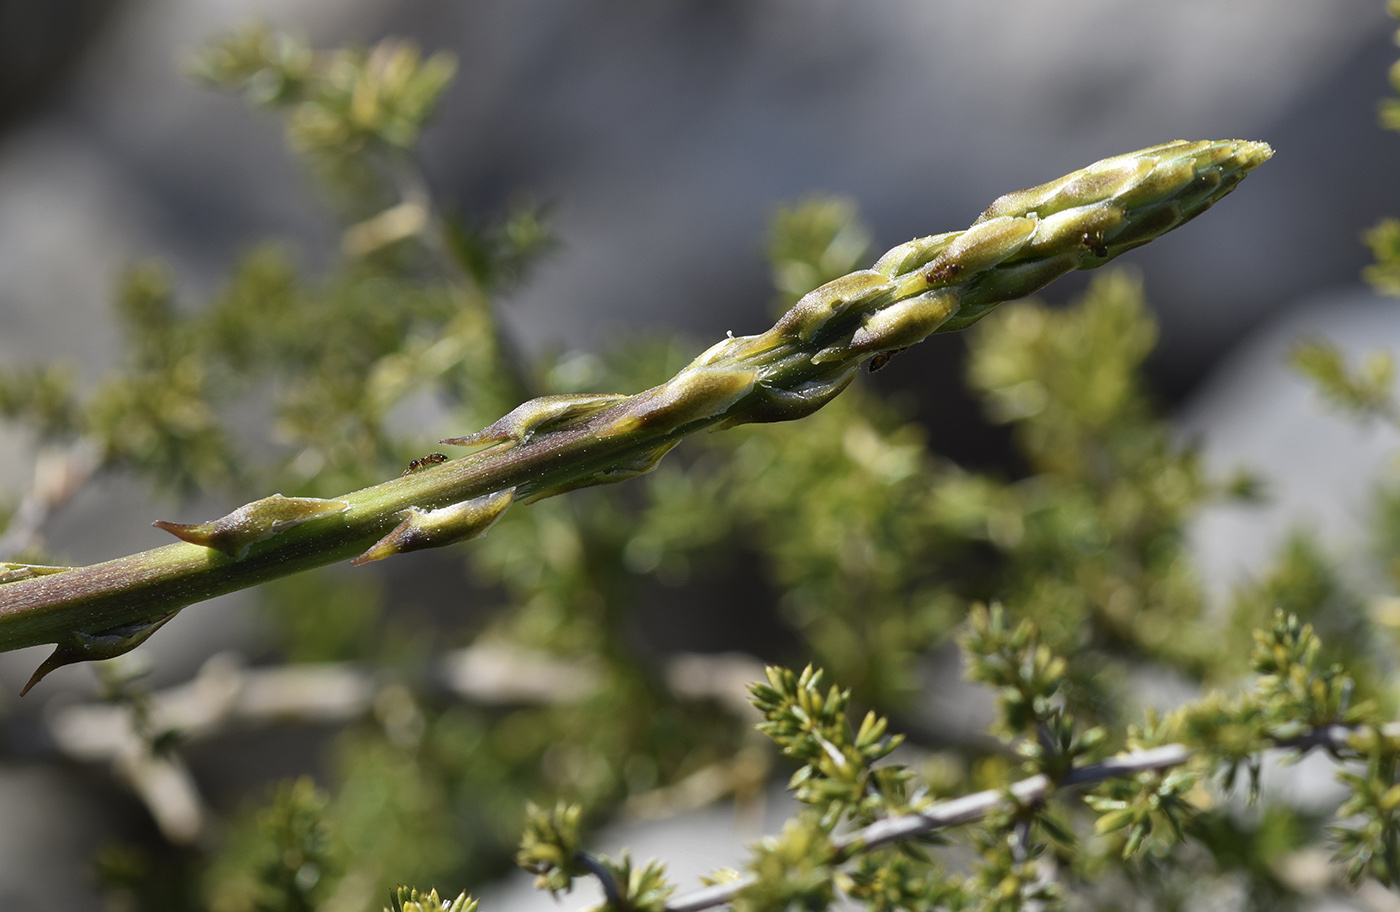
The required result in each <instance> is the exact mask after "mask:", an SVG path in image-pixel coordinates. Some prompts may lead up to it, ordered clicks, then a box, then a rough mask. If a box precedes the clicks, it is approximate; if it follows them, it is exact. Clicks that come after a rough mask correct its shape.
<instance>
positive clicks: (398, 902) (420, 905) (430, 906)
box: [384, 886, 477, 912]
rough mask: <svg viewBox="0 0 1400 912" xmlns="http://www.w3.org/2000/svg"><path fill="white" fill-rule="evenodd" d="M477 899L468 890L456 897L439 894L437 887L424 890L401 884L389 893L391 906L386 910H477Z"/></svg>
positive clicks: (450, 911) (407, 911) (468, 911)
mask: <svg viewBox="0 0 1400 912" xmlns="http://www.w3.org/2000/svg"><path fill="white" fill-rule="evenodd" d="M476 907H477V901H476V900H475V899H473V898H472V897H470V896H468V895H467V894H466V892H465V891H464V892H462V893H459V894H457V898H456V899H452V900H446V899H443V898H442V897H440V896H438V891H437V888H436V887H434V888H433V889H431V890H429V891H428V892H427V893H424V892H422V891H421V890H419V889H418V888H417V887H408V886H401V887H397V888H395V889H394V890H393V891H392V892H391V893H390V894H389V908H387V909H385V910H384V912H476Z"/></svg>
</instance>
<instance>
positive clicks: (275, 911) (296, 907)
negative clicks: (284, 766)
mask: <svg viewBox="0 0 1400 912" xmlns="http://www.w3.org/2000/svg"><path fill="white" fill-rule="evenodd" d="M329 803H330V799H329V797H328V796H327V795H326V794H325V793H324V792H322V791H321V790H319V789H318V788H316V786H315V784H314V783H313V782H312V781H311V780H310V779H308V778H302V779H297V780H295V781H290V782H284V783H282V784H280V785H279V786H277V787H276V788H275V789H273V791H272V793H271V796H270V800H269V803H268V804H267V806H266V807H264V808H263V809H262V810H261V811H259V812H258V814H257V820H256V830H249V831H244V832H241V833H239V834H237V836H238V840H239V843H240V844H239V845H237V846H235V847H233V850H232V851H229V852H226V853H225V855H224V857H223V858H222V859H221V860H220V864H219V866H218V867H216V869H215V871H214V872H213V874H214V876H213V877H212V878H211V879H210V882H209V885H208V886H209V888H210V890H211V895H210V907H211V908H212V909H213V910H215V912H311V910H314V909H320V908H322V905H323V903H324V902H325V901H326V899H327V898H328V897H329V896H330V895H331V893H332V892H333V890H334V888H335V885H336V884H337V883H338V881H339V878H340V876H341V874H343V870H344V869H343V863H344V858H343V856H342V855H340V854H339V851H338V848H339V847H338V845H337V843H336V840H335V839H334V836H333V833H332V830H331V826H330V824H329V822H328V821H327V819H326V818H327V809H328V806H329Z"/></svg>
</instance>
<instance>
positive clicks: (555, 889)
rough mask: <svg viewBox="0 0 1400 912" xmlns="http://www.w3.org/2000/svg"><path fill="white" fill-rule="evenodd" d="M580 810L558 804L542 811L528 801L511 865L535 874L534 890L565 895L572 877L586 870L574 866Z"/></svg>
mask: <svg viewBox="0 0 1400 912" xmlns="http://www.w3.org/2000/svg"><path fill="white" fill-rule="evenodd" d="M582 821H583V808H582V807H580V806H579V805H577V804H566V803H564V802H562V801H561V802H559V803H558V804H557V805H555V806H554V809H553V810H545V809H544V808H541V807H539V806H538V805H536V804H534V803H533V802H531V803H530V804H528V805H527V806H526V808H525V829H524V832H523V833H522V834H521V836H520V849H519V851H517V852H516V855H515V863H516V864H518V865H519V866H520V867H522V868H524V869H525V870H527V871H529V872H530V873H531V874H534V875H535V889H537V890H548V891H549V892H550V893H552V894H555V895H557V894H559V893H568V892H569V891H570V890H572V889H573V884H574V878H576V877H582V876H584V875H586V874H587V873H588V870H587V869H586V868H584V867H583V866H582V865H580V864H579V863H578V854H579V851H580V850H581V848H582V846H583V840H582V835H581V834H580V827H581V825H582Z"/></svg>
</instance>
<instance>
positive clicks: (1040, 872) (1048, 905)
mask: <svg viewBox="0 0 1400 912" xmlns="http://www.w3.org/2000/svg"><path fill="white" fill-rule="evenodd" d="M974 844H975V846H976V848H977V853H978V862H977V865H976V870H975V872H974V873H973V875H972V877H970V878H968V880H967V882H966V884H965V885H964V887H963V892H964V893H965V895H968V896H971V897H975V898H976V904H975V905H973V906H972V908H975V909H977V910H978V912H1023V910H1025V909H1027V908H1033V909H1041V910H1045V912H1054V910H1059V909H1062V908H1064V896H1063V891H1062V890H1061V889H1060V886H1059V884H1057V883H1056V882H1055V880H1054V879H1053V878H1050V877H1047V876H1046V872H1045V870H1044V868H1043V865H1044V863H1045V862H1044V861H1043V859H1044V856H1045V854H1046V847H1045V845H1044V844H1043V843H1038V842H1034V841H1032V840H1031V827H1030V825H1029V817H1028V816H1026V815H1025V814H1024V813H1004V814H997V815H995V816H994V817H992V818H990V819H988V820H987V821H985V825H984V827H982V828H980V829H979V830H978V831H977V833H976V835H975V837H974Z"/></svg>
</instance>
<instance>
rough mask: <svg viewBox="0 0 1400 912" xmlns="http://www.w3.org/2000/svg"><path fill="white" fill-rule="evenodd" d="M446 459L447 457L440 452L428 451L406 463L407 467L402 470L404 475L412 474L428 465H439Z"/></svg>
mask: <svg viewBox="0 0 1400 912" xmlns="http://www.w3.org/2000/svg"><path fill="white" fill-rule="evenodd" d="M446 461H447V457H446V456H445V455H443V454H442V453H429V454H428V455H427V456H424V457H422V458H420V459H415V460H413V461H412V462H410V463H409V464H408V468H406V469H404V470H403V473H404V474H405V475H412V474H413V473H414V472H416V471H418V470H419V469H426V468H427V467H428V466H435V465H441V464H442V463H444V462H446Z"/></svg>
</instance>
